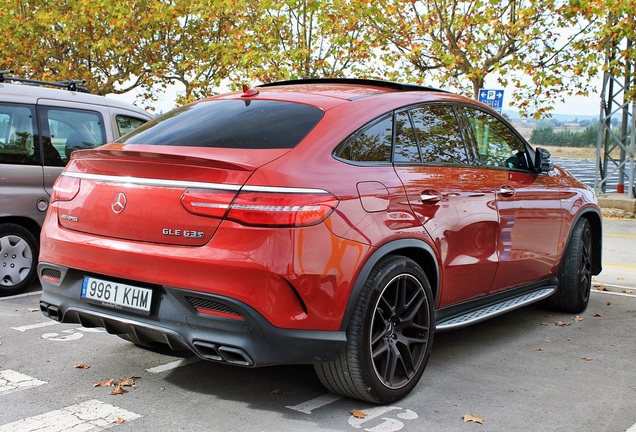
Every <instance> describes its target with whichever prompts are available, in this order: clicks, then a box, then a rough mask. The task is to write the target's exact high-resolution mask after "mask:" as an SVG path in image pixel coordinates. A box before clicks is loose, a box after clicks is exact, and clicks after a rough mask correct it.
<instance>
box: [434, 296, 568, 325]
mask: <svg viewBox="0 0 636 432" xmlns="http://www.w3.org/2000/svg"><path fill="white" fill-rule="evenodd" d="M556 288H557V287H556V286H547V287H543V288H541V289H539V290H536V291H532V292H529V293H526V294H522V295H519V296H517V297H513V298H509V299H506V300H502V301H500V302H497V303H492V304H489V305H487V306H484V307H482V308H479V309H473V310H471V311H468V312H464V313H461V314H459V315H455V316H451V317H448V318H445V319H443V320H442V321H440V322H438V323H436V326H435V328H436V331H438V332H439V331H446V330H453V329H457V328H460V327H466V326H469V325H471V324H476V323H478V322H481V321H485V320H487V319H489V318H492V317H495V316H497V315H501V314H504V313H506V312H509V311H511V310H513V309H517V308H520V307H523V306H527V305H529V304H531V303H535V302H538V301H539V300H543V299H544V298H546V297H550V296H551V295H552V294H554V292H555V291H556Z"/></svg>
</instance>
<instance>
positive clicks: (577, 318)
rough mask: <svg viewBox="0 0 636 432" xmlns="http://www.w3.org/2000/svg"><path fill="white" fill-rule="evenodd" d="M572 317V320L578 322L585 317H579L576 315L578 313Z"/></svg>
mask: <svg viewBox="0 0 636 432" xmlns="http://www.w3.org/2000/svg"><path fill="white" fill-rule="evenodd" d="M572 319H573V320H574V322H577V323H579V322H581V321H583V320H584V319H585V318H583V317H580V316H578V315H577V316H575V317H574V318H572Z"/></svg>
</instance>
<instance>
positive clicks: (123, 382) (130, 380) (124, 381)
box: [119, 377, 135, 387]
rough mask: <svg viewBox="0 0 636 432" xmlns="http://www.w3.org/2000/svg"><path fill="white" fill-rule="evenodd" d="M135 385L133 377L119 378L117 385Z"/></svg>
mask: <svg viewBox="0 0 636 432" xmlns="http://www.w3.org/2000/svg"><path fill="white" fill-rule="evenodd" d="M126 386H127V387H135V377H130V378H119V387H126Z"/></svg>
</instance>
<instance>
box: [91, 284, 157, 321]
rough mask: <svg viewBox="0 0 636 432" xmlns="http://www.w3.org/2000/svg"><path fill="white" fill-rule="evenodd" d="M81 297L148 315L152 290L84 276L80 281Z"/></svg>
mask: <svg viewBox="0 0 636 432" xmlns="http://www.w3.org/2000/svg"><path fill="white" fill-rule="evenodd" d="M82 298H85V299H86V300H89V301H90V302H92V303H97V304H100V305H102V306H108V307H111V308H114V309H122V310H127V311H131V312H138V313H143V314H145V315H148V314H149V313H150V304H151V302H152V290H151V289H149V288H142V287H137V286H132V285H127V284H123V283H119V282H111V281H105V280H101V279H95V278H92V277H88V276H86V277H84V282H83V283H82Z"/></svg>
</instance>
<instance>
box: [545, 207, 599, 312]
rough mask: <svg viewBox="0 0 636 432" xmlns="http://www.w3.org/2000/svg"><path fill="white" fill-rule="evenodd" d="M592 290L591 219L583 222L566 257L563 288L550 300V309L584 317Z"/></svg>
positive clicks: (562, 278)
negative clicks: (581, 313)
mask: <svg viewBox="0 0 636 432" xmlns="http://www.w3.org/2000/svg"><path fill="white" fill-rule="evenodd" d="M591 289H592V229H591V227H590V223H589V222H588V221H587V219H584V218H583V219H580V220H579V221H578V222H577V223H576V225H575V226H574V229H573V230H572V236H571V238H570V241H569V243H568V245H567V247H566V249H565V252H564V254H563V260H562V262H561V269H560V272H559V286H558V288H557V290H556V292H555V293H554V294H553V295H552V296H551V297H549V298H548V299H547V300H546V304H547V306H548V308H550V309H552V310H555V311H559V312H568V313H580V312H583V311H584V310H585V309H586V308H587V304H588V303H589V300H590V292H591Z"/></svg>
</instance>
